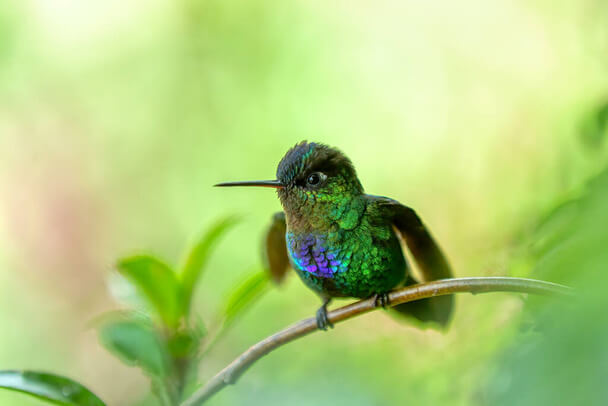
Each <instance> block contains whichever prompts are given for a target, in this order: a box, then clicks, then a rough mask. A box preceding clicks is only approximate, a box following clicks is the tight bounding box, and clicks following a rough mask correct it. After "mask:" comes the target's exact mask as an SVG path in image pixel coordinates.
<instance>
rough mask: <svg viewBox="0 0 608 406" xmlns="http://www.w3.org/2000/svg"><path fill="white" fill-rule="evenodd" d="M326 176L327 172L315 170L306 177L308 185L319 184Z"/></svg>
mask: <svg viewBox="0 0 608 406" xmlns="http://www.w3.org/2000/svg"><path fill="white" fill-rule="evenodd" d="M326 178H327V176H325V174H324V173H322V172H313V173H311V174H310V175H308V178H306V184H307V185H308V186H318V185H319V184H320V183H321V182H323V181H324V180H325V179H326Z"/></svg>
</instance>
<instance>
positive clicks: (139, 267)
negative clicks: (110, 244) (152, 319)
mask: <svg viewBox="0 0 608 406" xmlns="http://www.w3.org/2000/svg"><path fill="white" fill-rule="evenodd" d="M117 268H118V272H119V273H120V274H121V275H123V276H125V277H126V278H127V279H128V280H129V281H130V282H131V283H133V284H134V285H135V287H136V288H137V290H138V291H139V292H140V293H141V294H142V295H143V296H144V297H145V299H146V300H147V302H148V303H149V304H150V306H151V307H152V308H153V309H154V310H155V311H156V313H157V315H158V316H159V317H160V318H161V319H162V321H163V322H164V323H165V324H166V325H167V326H168V327H170V328H172V329H175V328H176V327H177V325H178V323H179V319H180V317H181V316H182V315H183V314H182V311H181V310H182V304H181V303H182V295H181V286H180V284H179V282H178V280H177V276H176V275H175V272H173V270H172V269H171V268H170V267H169V266H168V265H167V264H165V263H164V262H162V261H160V260H159V259H157V258H155V257H153V256H149V255H138V256H133V257H129V258H125V259H122V260H120V261H119V262H118V264H117Z"/></svg>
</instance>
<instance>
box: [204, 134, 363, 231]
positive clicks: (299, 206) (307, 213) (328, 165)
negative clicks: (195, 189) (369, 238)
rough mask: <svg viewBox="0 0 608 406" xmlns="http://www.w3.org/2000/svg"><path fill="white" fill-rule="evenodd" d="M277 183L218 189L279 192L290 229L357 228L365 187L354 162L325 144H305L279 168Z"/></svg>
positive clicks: (231, 184)
mask: <svg viewBox="0 0 608 406" xmlns="http://www.w3.org/2000/svg"><path fill="white" fill-rule="evenodd" d="M276 177H277V178H276V180H271V181H253V182H230V183H220V184H218V185H216V186H266V187H273V188H276V189H277V193H278V195H279V199H280V200H281V204H282V206H283V209H284V210H285V213H286V215H287V223H288V225H289V226H290V228H292V229H293V228H302V229H306V230H315V229H319V228H324V227H328V226H329V225H330V224H332V223H337V224H339V225H340V226H342V227H346V228H348V227H349V226H351V225H352V226H353V227H354V225H356V224H354V222H356V221H357V220H358V218H359V216H360V214H361V213H362V210H363V207H362V202H361V199H360V197H361V196H362V195H363V187H362V186H361V182H359V179H358V178H357V173H356V172H355V168H354V167H353V165H352V163H351V161H350V159H348V158H347V157H346V156H345V155H344V154H343V153H342V152H340V151H339V150H337V149H335V148H331V147H329V146H327V145H324V144H319V143H314V142H306V141H304V142H301V143H299V144H296V145H295V146H294V147H293V148H291V149H290V150H289V151H287V153H286V154H285V156H284V157H283V159H281V162H279V166H278V168H277V174H276Z"/></svg>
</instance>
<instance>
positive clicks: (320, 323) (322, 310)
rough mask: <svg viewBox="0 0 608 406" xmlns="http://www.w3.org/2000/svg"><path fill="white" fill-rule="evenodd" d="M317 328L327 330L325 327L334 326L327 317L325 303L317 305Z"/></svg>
mask: <svg viewBox="0 0 608 406" xmlns="http://www.w3.org/2000/svg"><path fill="white" fill-rule="evenodd" d="M316 318H317V328H318V329H319V330H323V331H327V327H329V328H334V325H333V323H332V322H331V321H329V318H328V317H327V304H324V305H323V306H321V307H319V310H317V317H316Z"/></svg>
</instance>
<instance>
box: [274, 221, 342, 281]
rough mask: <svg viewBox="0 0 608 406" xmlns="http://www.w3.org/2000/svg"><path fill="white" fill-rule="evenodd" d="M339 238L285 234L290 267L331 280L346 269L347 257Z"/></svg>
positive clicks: (310, 234)
mask: <svg viewBox="0 0 608 406" xmlns="http://www.w3.org/2000/svg"><path fill="white" fill-rule="evenodd" d="M341 240H342V239H340V238H338V236H331V235H327V234H312V233H306V234H296V233H293V232H287V235H286V242H287V250H288V252H289V257H290V259H291V262H292V265H293V266H294V268H295V269H296V270H297V271H299V272H305V273H308V274H311V275H314V276H317V277H320V278H333V277H334V276H335V275H336V274H337V273H339V272H345V271H346V270H347V269H348V259H349V258H350V257H351V256H352V255H348V254H346V253H345V252H344V249H343V247H341V245H340V243H341Z"/></svg>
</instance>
